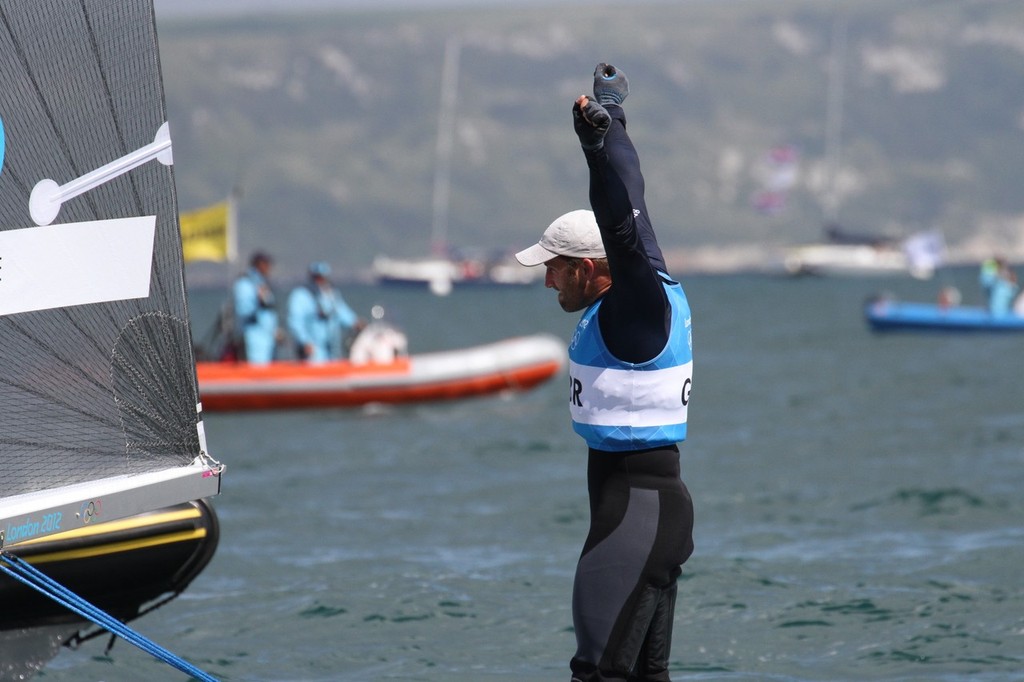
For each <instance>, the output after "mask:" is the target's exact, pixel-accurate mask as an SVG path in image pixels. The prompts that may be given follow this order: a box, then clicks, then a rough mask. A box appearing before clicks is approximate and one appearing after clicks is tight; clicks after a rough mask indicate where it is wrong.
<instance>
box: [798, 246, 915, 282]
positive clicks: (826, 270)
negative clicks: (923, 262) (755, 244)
mask: <svg viewBox="0 0 1024 682" xmlns="http://www.w3.org/2000/svg"><path fill="white" fill-rule="evenodd" d="M784 264H785V267H786V272H787V273H789V274H790V275H818V276H870V275H893V274H902V273H907V272H909V271H910V262H909V261H908V260H907V256H906V254H904V253H903V251H901V250H899V249H893V248H890V247H885V246H873V245H870V244H806V245H804V246H798V247H793V248H791V249H789V250H788V251H787V252H786V256H785V261H784Z"/></svg>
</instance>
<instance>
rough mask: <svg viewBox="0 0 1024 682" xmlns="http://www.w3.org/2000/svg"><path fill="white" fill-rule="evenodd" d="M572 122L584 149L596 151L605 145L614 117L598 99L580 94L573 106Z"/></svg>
mask: <svg viewBox="0 0 1024 682" xmlns="http://www.w3.org/2000/svg"><path fill="white" fill-rule="evenodd" d="M572 123H573V128H575V129H576V135H577V136H578V137H579V138H580V146H581V147H583V149H584V151H588V152H589V151H596V150H598V149H600V148H601V147H603V146H604V136H605V133H607V132H608V127H609V126H610V125H611V123H612V117H611V116H610V115H609V114H608V110H607V109H605V108H604V107H603V106H601V105H600V104H599V103H598V102H597V101H595V100H592V99H590V98H589V97H587V96H586V95H580V96H579V98H578V99H577V100H576V103H575V104H573V106H572Z"/></svg>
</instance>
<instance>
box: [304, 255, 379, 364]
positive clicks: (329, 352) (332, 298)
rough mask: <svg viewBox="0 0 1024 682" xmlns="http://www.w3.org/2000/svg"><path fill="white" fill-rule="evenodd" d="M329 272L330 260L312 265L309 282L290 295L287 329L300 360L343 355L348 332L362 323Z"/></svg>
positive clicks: (319, 360)
mask: <svg viewBox="0 0 1024 682" xmlns="http://www.w3.org/2000/svg"><path fill="white" fill-rule="evenodd" d="M330 274H331V268H330V266H329V265H328V264H327V263H323V262H317V263H312V264H310V266H309V281H308V282H307V283H306V284H305V285H303V286H298V287H295V289H293V290H292V292H291V294H289V296H288V331H289V332H290V333H291V335H292V340H293V341H294V342H295V353H296V355H297V356H298V358H299V359H300V360H306V361H308V362H315V363H320V362H326V361H328V360H337V359H339V358H341V357H343V356H344V351H343V345H342V340H343V339H344V336H345V334H346V333H348V332H349V331H350V330H352V329H358V328H359V327H360V326H362V324H361V322H360V320H359V317H358V316H357V315H356V314H355V312H354V311H353V310H352V308H350V307H349V306H348V304H347V303H346V302H345V299H344V298H342V297H341V294H340V293H338V291H337V290H336V289H335V288H334V287H333V286H332V285H331V282H330V279H328V278H329V277H330Z"/></svg>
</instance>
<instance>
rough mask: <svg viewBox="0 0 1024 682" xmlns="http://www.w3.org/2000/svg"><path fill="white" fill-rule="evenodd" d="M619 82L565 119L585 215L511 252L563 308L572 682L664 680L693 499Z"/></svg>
mask: <svg viewBox="0 0 1024 682" xmlns="http://www.w3.org/2000/svg"><path fill="white" fill-rule="evenodd" d="M628 92H629V87H628V84H627V81H626V76H625V74H623V73H622V72H621V71H619V70H618V69H616V68H615V67H613V66H611V65H608V64H603V63H602V64H598V65H597V68H596V69H595V72H594V97H593V98H590V97H587V96H585V95H584V96H581V97H579V98H578V99H577V100H576V102H575V104H574V106H573V121H574V128H575V130H576V133H577V136H578V137H579V141H580V145H581V147H582V148H583V156H584V158H585V159H586V162H587V166H588V168H589V175H590V204H591V209H592V210H590V211H588V210H576V211H571V212H569V213H566V214H565V215H562V216H560V217H559V218H557V219H556V220H555V221H554V222H552V223H551V225H549V226H548V228H547V229H546V230H545V231H544V234H543V235H542V236H541V238H540V241H539V242H538V243H537V244H535V245H533V246H531V247H529V248H527V249H524V250H522V251H520V252H519V253H517V254H516V258H517V259H518V260H519V262H520V263H522V264H523V265H527V266H536V265H544V266H545V267H546V273H545V286H547V287H549V288H552V289H555V290H556V291H557V292H558V302H559V304H560V305H561V307H562V309H563V310H565V311H566V312H579V311H582V317H581V319H580V321H579V323H578V324H577V326H576V331H575V333H574V335H573V337H572V340H571V342H570V344H569V389H570V390H569V411H570V415H571V417H572V425H573V429H574V430H575V431H576V433H578V434H579V435H580V436H581V437H582V438H583V439H584V441H585V442H586V444H587V446H588V460H587V488H588V493H589V497H590V529H589V532H588V535H587V538H586V541H585V542H584V545H583V551H582V553H581V555H580V558H579V561H578V563H577V566H576V577H575V581H574V584H573V596H572V613H573V625H574V630H575V633H576V644H577V648H576V653H575V655H574V656H573V657H572V660H571V661H570V664H569V667H570V669H571V671H572V679H573V680H574V681H575V682H592V681H597V680H627V679H628V680H646V681H657V682H664V681H666V680H669V672H668V665H669V654H670V650H671V645H672V624H673V615H674V611H675V600H676V585H677V580H678V578H679V576H680V574H681V572H682V569H681V566H682V564H683V562H685V561H686V560H687V558H689V556H690V554H691V553H692V552H693V537H692V536H693V503H692V501H691V498H690V494H689V492H688V490H687V489H686V486H685V485H684V483H683V481H682V479H681V477H680V467H679V447H678V443H679V442H680V441H682V440H684V439H685V438H686V429H687V411H688V407H689V403H690V389H691V385H692V370H693V352H692V340H691V320H690V308H689V305H688V303H687V300H686V296H685V294H684V293H683V289H682V286H681V285H680V284H679V283H678V282H676V281H674V280H673V279H672V278H671V277H669V275H668V273H667V268H666V265H665V259H664V257H663V255H662V252H661V248H660V247H659V245H658V241H657V238H656V236H655V233H654V229H653V227H652V225H651V220H650V216H649V215H648V212H647V205H646V202H645V200H644V179H643V176H642V174H641V172H640V162H639V157H638V155H637V152H636V149H635V148H634V146H633V143H632V142H631V140H630V138H629V136H628V135H627V134H626V117H625V113H624V111H623V108H622V102H623V100H624V99H625V98H626V95H627V94H628Z"/></svg>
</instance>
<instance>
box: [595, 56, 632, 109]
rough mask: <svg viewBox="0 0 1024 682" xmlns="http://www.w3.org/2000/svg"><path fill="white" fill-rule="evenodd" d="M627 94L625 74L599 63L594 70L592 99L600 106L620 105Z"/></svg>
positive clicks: (627, 87) (627, 83)
mask: <svg viewBox="0 0 1024 682" xmlns="http://www.w3.org/2000/svg"><path fill="white" fill-rule="evenodd" d="M628 94H629V81H627V80H626V74H624V73H622V71H620V70H618V69H616V68H615V67H614V66H612V65H611V64H605V63H604V62H601V63H600V64H598V65H597V68H595V69H594V97H595V98H597V101H598V102H600V103H601V104H603V105H605V106H607V105H609V104H622V103H623V102H624V101H625V100H626V96H627V95H628Z"/></svg>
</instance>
